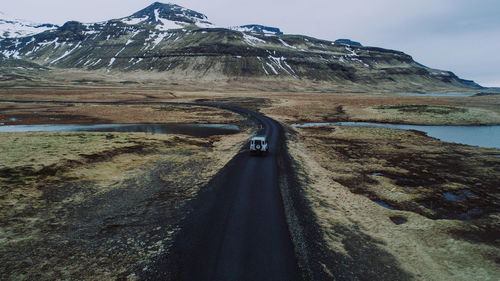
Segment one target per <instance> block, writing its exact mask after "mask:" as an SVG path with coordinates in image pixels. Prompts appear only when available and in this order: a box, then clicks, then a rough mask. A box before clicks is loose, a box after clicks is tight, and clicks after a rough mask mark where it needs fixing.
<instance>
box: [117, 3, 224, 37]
mask: <svg viewBox="0 0 500 281" xmlns="http://www.w3.org/2000/svg"><path fill="white" fill-rule="evenodd" d="M120 21H121V22H123V23H125V24H128V25H137V24H147V25H150V26H154V27H155V28H156V29H157V30H161V31H166V30H169V29H176V28H185V27H189V26H196V27H201V28H211V27H215V26H214V25H213V24H212V23H211V22H209V21H208V18H207V16H205V15H203V14H201V13H198V12H195V11H193V10H189V9H186V8H183V7H181V6H179V5H175V4H162V3H159V2H155V3H153V4H152V5H150V6H148V7H147V8H145V9H143V10H140V11H139V12H137V13H135V14H133V15H131V16H129V17H126V18H122V19H120Z"/></svg>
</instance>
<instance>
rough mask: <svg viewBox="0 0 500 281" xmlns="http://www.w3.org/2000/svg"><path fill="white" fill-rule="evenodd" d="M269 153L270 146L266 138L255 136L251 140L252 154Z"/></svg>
mask: <svg viewBox="0 0 500 281" xmlns="http://www.w3.org/2000/svg"><path fill="white" fill-rule="evenodd" d="M268 152H269V144H268V143H267V138H266V137H265V136H255V137H252V138H251V139H250V154H264V155H267V153H268Z"/></svg>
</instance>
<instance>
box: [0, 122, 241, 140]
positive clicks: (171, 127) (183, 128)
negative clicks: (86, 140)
mask: <svg viewBox="0 0 500 281" xmlns="http://www.w3.org/2000/svg"><path fill="white" fill-rule="evenodd" d="M14 132H122V133H135V132H137V133H151V134H181V135H189V136H195V137H202V138H205V137H209V136H213V135H230V134H236V133H239V132H240V128H239V127H238V126H236V125H229V124H94V125H71V124H69V125H66V124H54V125H8V126H0V133H14Z"/></svg>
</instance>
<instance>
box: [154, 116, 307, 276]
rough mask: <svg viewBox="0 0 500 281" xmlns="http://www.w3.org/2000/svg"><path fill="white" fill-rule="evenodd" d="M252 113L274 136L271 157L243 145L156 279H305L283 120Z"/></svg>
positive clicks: (199, 203) (270, 137)
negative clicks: (286, 194)
mask: <svg viewBox="0 0 500 281" xmlns="http://www.w3.org/2000/svg"><path fill="white" fill-rule="evenodd" d="M222 107H223V108H225V109H229V110H233V111H236V112H239V113H243V114H250V115H251V116H253V117H254V118H255V119H257V120H258V121H259V122H260V123H261V124H262V129H261V132H259V134H265V135H267V136H268V141H269V143H270V151H269V154H268V156H267V157H252V156H250V155H249V152H248V150H247V149H243V150H242V151H241V152H240V153H239V154H238V155H237V156H236V157H235V158H233V159H232V160H231V161H230V162H229V163H228V165H227V166H226V167H225V168H224V169H223V170H222V171H221V172H220V173H219V175H218V176H217V177H216V178H215V179H214V180H213V181H212V182H211V183H210V184H209V186H208V187H207V189H209V190H208V191H206V192H203V193H201V194H200V195H199V197H198V198H197V199H196V201H195V202H194V204H193V211H192V212H191V214H190V215H189V217H188V218H187V220H186V221H185V223H184V225H183V229H182V230H181V233H180V234H179V235H178V238H177V240H176V241H175V244H174V247H173V249H172V252H171V253H169V254H168V256H167V257H166V260H164V261H160V262H159V264H158V266H157V268H156V276H155V277H152V278H151V279H158V280H159V279H163V278H164V277H166V276H168V279H172V280H300V279H301V278H300V273H299V269H298V266H297V260H296V257H295V253H294V249H293V244H292V241H291V238H290V235H289V231H288V226H287V223H286V219H285V213H284V207H283V202H282V200H281V194H280V189H279V185H278V184H279V183H278V164H277V147H278V144H279V141H282V138H281V136H280V134H281V133H282V130H280V128H279V126H280V125H279V124H278V123H277V122H276V121H274V120H272V119H270V118H268V117H265V116H262V115H259V114H256V113H253V112H250V111H247V110H243V109H235V108H233V107H224V106H222Z"/></svg>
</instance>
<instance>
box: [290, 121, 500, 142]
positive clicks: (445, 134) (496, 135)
mask: <svg viewBox="0 0 500 281" xmlns="http://www.w3.org/2000/svg"><path fill="white" fill-rule="evenodd" d="M292 126H293V127H299V128H307V127H317V126H348V127H371V128H385V129H398V130H417V131H422V132H425V133H426V134H427V135H428V136H430V137H433V138H437V139H440V140H441V141H445V142H454V143H460V144H467V145H474V146H482V147H494V148H500V141H499V140H500V126H498V125H496V126H424V125H402V124H383V123H368V122H337V123H307V124H292Z"/></svg>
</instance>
